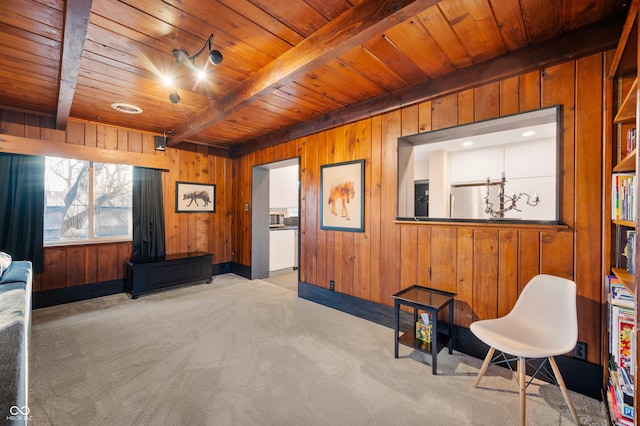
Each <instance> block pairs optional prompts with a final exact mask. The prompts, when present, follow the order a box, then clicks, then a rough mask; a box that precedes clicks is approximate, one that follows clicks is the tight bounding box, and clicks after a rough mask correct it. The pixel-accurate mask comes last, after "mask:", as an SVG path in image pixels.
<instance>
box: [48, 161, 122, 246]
mask: <svg viewBox="0 0 640 426" xmlns="http://www.w3.org/2000/svg"><path fill="white" fill-rule="evenodd" d="M45 164H46V171H45V201H46V203H45V204H46V207H45V217H44V234H45V235H44V241H45V243H47V242H48V243H54V242H71V241H86V240H92V239H94V238H122V237H130V236H131V179H132V168H131V166H126V165H120V164H106V163H91V162H88V161H81V160H74V159H66V158H57V157H47V158H46V161H45Z"/></svg>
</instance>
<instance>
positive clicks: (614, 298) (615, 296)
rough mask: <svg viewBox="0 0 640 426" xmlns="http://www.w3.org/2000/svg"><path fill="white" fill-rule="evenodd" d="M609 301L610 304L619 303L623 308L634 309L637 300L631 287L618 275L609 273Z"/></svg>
mask: <svg viewBox="0 0 640 426" xmlns="http://www.w3.org/2000/svg"><path fill="white" fill-rule="evenodd" d="M607 287H608V289H609V291H608V301H609V304H610V305H617V306H620V307H623V308H629V309H634V308H635V300H634V299H633V295H632V294H631V292H629V289H628V288H627V287H626V286H625V285H624V284H623V283H622V281H620V280H619V279H618V277H616V276H615V275H609V276H608V277H607Z"/></svg>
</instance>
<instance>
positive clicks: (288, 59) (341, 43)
mask: <svg viewBox="0 0 640 426" xmlns="http://www.w3.org/2000/svg"><path fill="white" fill-rule="evenodd" d="M438 1H439V0H416V1H412V0H381V1H363V2H361V3H360V4H358V5H357V6H355V7H353V8H351V9H350V10H348V11H347V12H345V13H343V14H342V15H341V16H339V17H338V18H337V19H335V20H334V21H332V22H330V23H328V24H327V25H325V26H324V27H322V28H321V29H320V30H318V31H316V32H315V33H314V34H312V35H311V36H309V37H307V38H306V39H305V40H303V41H302V42H300V43H299V44H298V45H296V46H295V47H293V48H291V49H289V50H288V51H287V52H285V53H284V54H283V55H281V56H280V57H279V58H278V59H276V60H275V61H273V62H271V63H270V64H268V65H267V66H265V67H264V68H263V69H262V70H260V71H259V72H257V73H255V74H254V75H252V76H251V77H250V78H248V79H247V80H245V81H244V82H243V83H242V84H240V85H239V86H238V87H237V88H235V89H234V90H232V91H230V92H229V93H228V94H227V95H226V96H224V97H222V98H221V99H219V100H217V101H210V102H209V105H208V106H207V107H206V108H205V109H204V110H203V111H200V112H198V113H196V114H194V115H192V116H191V117H189V118H188V119H187V120H185V122H184V123H183V124H181V125H180V126H178V127H177V128H176V129H175V131H174V133H173V135H172V136H171V138H170V139H169V141H168V143H167V145H169V146H175V145H177V144H179V143H180V142H183V141H186V140H187V139H188V138H189V137H191V136H193V135H194V134H196V133H198V132H200V131H201V130H203V129H206V128H207V127H210V126H212V125H213V124H215V123H216V122H218V121H220V120H222V119H224V118H226V117H228V116H229V115H231V114H233V113H234V112H236V111H238V110H240V109H241V108H243V107H245V106H247V105H248V104H250V103H251V102H255V101H257V100H259V99H261V98H262V97H264V96H266V95H268V94H269V93H272V92H273V91H274V90H276V89H278V87H280V86H282V85H285V84H289V83H291V82H292V81H293V80H295V79H296V78H297V77H300V76H302V75H304V74H306V73H308V72H310V71H312V70H314V69H316V68H318V67H319V66H321V65H322V64H325V63H326V62H328V61H330V60H331V59H334V58H336V57H337V56H340V55H342V54H343V53H345V52H348V51H349V50H351V49H352V48H353V47H354V46H358V45H360V44H362V43H364V42H366V41H367V40H370V39H372V38H373V37H375V36H376V35H379V34H382V33H384V32H385V31H387V30H388V29H389V28H391V27H393V26H395V25H397V24H398V23H400V22H403V21H405V20H406V19H409V18H411V17H412V16H415V15H416V14H418V13H419V12H421V11H423V10H426V9H428V8H429V7H431V6H432V5H434V4H436V3H438Z"/></svg>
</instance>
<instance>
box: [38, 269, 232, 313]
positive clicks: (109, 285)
mask: <svg viewBox="0 0 640 426" xmlns="http://www.w3.org/2000/svg"><path fill="white" fill-rule="evenodd" d="M232 268H233V265H232V263H231V262H225V263H217V264H213V265H211V275H212V276H213V275H221V274H227V273H230V272H232ZM124 292H125V288H124V279H120V280H111V281H103V282H98V283H91V284H82V285H76V286H72V287H63V288H56V289H52V290H42V291H36V292H34V293H33V299H32V303H31V306H32V309H40V308H47V307H49V306H56V305H63V304H65V303H71V302H80V301H82V300H88V299H95V298H96V297H102V296H110V295H112V294H118V293H124Z"/></svg>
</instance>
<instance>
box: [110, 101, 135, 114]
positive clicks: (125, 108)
mask: <svg viewBox="0 0 640 426" xmlns="http://www.w3.org/2000/svg"><path fill="white" fill-rule="evenodd" d="M111 108H113V109H115V110H116V111H120V112H124V113H125V114H140V113H142V108H140V107H139V106H135V105H131V104H125V103H122V102H116V103H114V104H111Z"/></svg>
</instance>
